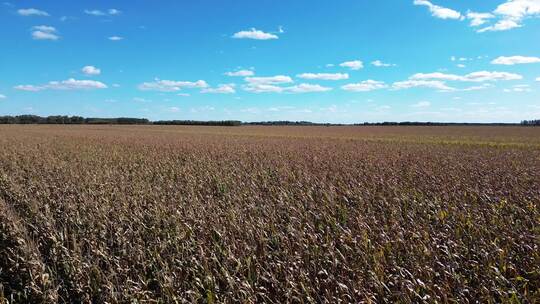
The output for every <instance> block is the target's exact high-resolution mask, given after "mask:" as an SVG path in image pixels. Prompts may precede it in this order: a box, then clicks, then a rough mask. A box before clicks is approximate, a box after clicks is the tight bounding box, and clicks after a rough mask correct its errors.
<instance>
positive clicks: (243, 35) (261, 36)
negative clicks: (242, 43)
mask: <svg viewBox="0 0 540 304" xmlns="http://www.w3.org/2000/svg"><path fill="white" fill-rule="evenodd" d="M232 38H235V39H255V40H272V39H279V37H278V36H277V35H275V34H272V33H265V32H263V31H260V30H257V29H255V28H252V29H250V30H247V31H240V32H237V33H234V35H232Z"/></svg>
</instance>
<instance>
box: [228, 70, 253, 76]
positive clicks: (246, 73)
mask: <svg viewBox="0 0 540 304" xmlns="http://www.w3.org/2000/svg"><path fill="white" fill-rule="evenodd" d="M225 75H226V76H230V77H247V76H253V75H255V73H254V72H253V71H251V70H239V71H235V72H227V73H225Z"/></svg>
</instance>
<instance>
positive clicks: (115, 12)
mask: <svg viewBox="0 0 540 304" xmlns="http://www.w3.org/2000/svg"><path fill="white" fill-rule="evenodd" d="M84 13H85V14H87V15H92V16H115V15H120V14H121V13H122V12H121V11H120V10H117V9H115V8H110V9H108V10H107V11H106V12H105V11H101V10H84Z"/></svg>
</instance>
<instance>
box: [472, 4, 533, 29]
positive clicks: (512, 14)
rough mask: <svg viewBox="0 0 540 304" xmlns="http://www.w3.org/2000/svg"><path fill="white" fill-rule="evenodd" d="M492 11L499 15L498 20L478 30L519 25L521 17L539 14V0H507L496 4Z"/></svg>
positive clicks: (511, 27)
mask: <svg viewBox="0 0 540 304" xmlns="http://www.w3.org/2000/svg"><path fill="white" fill-rule="evenodd" d="M493 13H494V14H495V15H497V16H499V18H500V19H499V21H498V22H497V23H496V24H495V25H492V26H488V27H486V28H483V29H480V30H479V31H478V32H487V31H506V30H510V29H513V28H518V27H521V26H522V24H521V23H522V22H523V19H525V18H528V17H536V16H539V15H540V1H538V0H508V1H506V2H505V3H503V4H500V5H499V6H497V8H496V9H495V10H494V11H493Z"/></svg>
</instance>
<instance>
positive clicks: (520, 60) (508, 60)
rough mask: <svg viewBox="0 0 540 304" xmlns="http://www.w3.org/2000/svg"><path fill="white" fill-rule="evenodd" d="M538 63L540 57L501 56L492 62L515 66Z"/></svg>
mask: <svg viewBox="0 0 540 304" xmlns="http://www.w3.org/2000/svg"><path fill="white" fill-rule="evenodd" d="M538 62H540V58H539V57H525V56H510V57H505V56H501V57H498V58H495V59H494V60H492V61H491V64H502V65H514V64H526V63H538Z"/></svg>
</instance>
